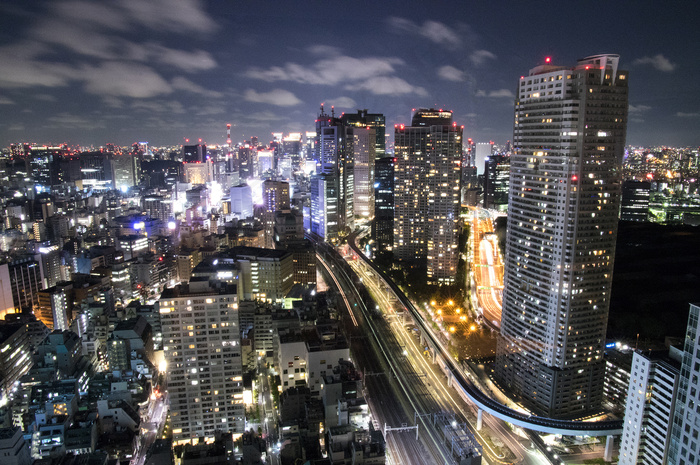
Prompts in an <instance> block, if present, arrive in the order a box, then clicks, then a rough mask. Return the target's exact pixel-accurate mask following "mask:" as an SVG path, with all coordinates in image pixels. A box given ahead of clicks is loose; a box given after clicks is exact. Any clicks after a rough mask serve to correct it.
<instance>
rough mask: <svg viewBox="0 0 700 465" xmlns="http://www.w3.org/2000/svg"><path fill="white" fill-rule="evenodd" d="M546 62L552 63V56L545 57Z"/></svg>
mask: <svg viewBox="0 0 700 465" xmlns="http://www.w3.org/2000/svg"><path fill="white" fill-rule="evenodd" d="M544 62H545V63H547V64H549V63H551V62H552V57H547V58H545V59H544Z"/></svg>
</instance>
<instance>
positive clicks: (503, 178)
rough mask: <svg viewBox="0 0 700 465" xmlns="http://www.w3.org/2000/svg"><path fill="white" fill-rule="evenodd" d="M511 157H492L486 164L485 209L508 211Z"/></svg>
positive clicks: (487, 159)
mask: <svg viewBox="0 0 700 465" xmlns="http://www.w3.org/2000/svg"><path fill="white" fill-rule="evenodd" d="M509 181H510V157H509V156H508V155H491V156H489V157H486V162H485V163H484V208H492V209H494V210H498V211H506V210H507V209H508V190H509Z"/></svg>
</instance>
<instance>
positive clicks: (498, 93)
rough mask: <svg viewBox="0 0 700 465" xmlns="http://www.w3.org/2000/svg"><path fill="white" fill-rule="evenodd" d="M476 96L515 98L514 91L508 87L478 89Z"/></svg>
mask: <svg viewBox="0 0 700 465" xmlns="http://www.w3.org/2000/svg"><path fill="white" fill-rule="evenodd" d="M476 97H488V98H515V94H514V93H513V91H511V90H508V89H498V90H492V91H489V92H486V91H485V90H477V91H476Z"/></svg>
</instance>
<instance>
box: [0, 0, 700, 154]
mask: <svg viewBox="0 0 700 465" xmlns="http://www.w3.org/2000/svg"><path fill="white" fill-rule="evenodd" d="M397 5H398V4H397V3H395V2H370V1H359V2H352V3H351V4H348V3H344V2H337V3H336V2H326V3H318V2H307V1H300V2H269V3H268V2H253V1H241V2H235V3H231V2H205V1H198V0H150V1H147V2H145V1H143V0H104V1H91V0H51V1H49V0H44V1H35V2H26V1H21V0H10V1H6V2H3V4H2V5H0V63H1V64H2V66H0V109H2V111H1V112H0V145H2V146H5V145H8V144H9V143H12V142H37V143H57V142H63V141H66V142H70V143H75V144H84V145H88V144H95V145H100V144H104V143H105V142H116V143H119V144H128V143H131V142H133V141H134V140H150V141H151V142H152V143H155V144H177V143H180V142H181V141H182V140H183V139H184V138H203V139H204V140H207V141H208V142H211V143H222V142H224V141H225V132H224V128H225V125H226V123H227V122H230V123H233V124H234V140H242V139H243V138H247V137H250V136H251V135H258V136H260V137H261V138H262V139H263V140H264V139H265V138H266V137H268V136H269V135H270V133H271V132H273V131H289V130H297V131H298V130H311V129H312V128H313V119H314V115H315V114H316V113H317V111H318V107H319V105H320V104H321V103H325V104H326V105H329V106H330V105H333V106H335V107H336V109H337V110H338V111H354V110H355V109H356V108H367V109H370V110H371V111H377V112H383V113H385V114H386V115H387V119H388V124H389V125H391V124H395V123H407V122H409V119H410V112H411V109H412V108H416V107H429V106H437V107H440V108H447V109H452V110H453V111H454V113H455V119H456V120H457V121H458V122H459V123H460V124H464V125H465V130H466V133H467V134H468V135H469V137H472V138H473V139H475V140H477V141H486V140H495V141H498V142H504V141H505V140H506V139H510V138H511V136H512V122H513V104H512V102H513V98H514V91H515V87H516V83H517V80H518V77H519V76H521V75H523V74H526V73H527V72H528V70H529V69H530V68H532V67H534V66H535V65H537V64H538V63H539V62H541V60H543V58H544V57H545V56H552V57H553V60H554V62H555V63H561V64H567V65H571V64H574V63H575V60H576V59H577V58H581V57H584V56H586V55H590V54H595V53H605V52H611V53H619V54H620V55H621V57H622V66H623V67H625V68H626V69H629V70H630V108H629V110H630V122H629V128H628V142H629V143H632V144H649V145H650V144H675V145H698V144H699V143H700V142H699V141H698V134H700V131H699V130H698V129H700V115H699V113H698V108H700V81H698V80H697V79H696V76H697V74H698V71H700V69H698V68H700V60H698V58H699V57H698V54H699V53H700V52H695V51H694V49H692V47H688V46H687V44H691V43H695V42H697V40H696V39H697V37H695V34H696V33H695V32H694V31H695V30H696V28H695V25H694V23H693V18H694V17H696V15H697V13H698V12H699V11H698V7H697V6H696V5H695V4H691V3H688V4H687V5H686V9H685V11H683V12H680V10H679V9H672V8H669V9H658V8H656V4H655V3H652V2H650V1H642V2H635V4H634V5H627V4H622V2H621V3H620V4H606V7H605V15H603V16H601V14H600V9H599V8H595V7H593V6H594V4H593V3H592V2H580V3H577V4H575V5H573V4H572V5H570V6H569V7H567V8H561V7H560V6H558V5H559V4H558V3H555V2H545V4H543V5H541V8H537V9H536V10H537V11H534V10H535V9H532V10H533V11H530V10H531V9H522V11H519V12H518V14H517V15H516V14H505V13H504V12H506V11H507V10H508V9H509V8H511V7H512V4H510V3H509V2H505V1H500V0H497V1H496V2H478V3H474V2H468V3H464V4H461V3H459V2H446V1H435V2H424V1H421V2H419V1H405V2H401V4H400V5H401V8H397ZM572 18H577V19H576V21H572ZM652 26H653V27H652ZM621 31H626V32H624V33H622V32H621ZM564 37H565V38H566V40H562V38H564Z"/></svg>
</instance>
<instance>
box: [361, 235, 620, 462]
mask: <svg viewBox="0 0 700 465" xmlns="http://www.w3.org/2000/svg"><path fill="white" fill-rule="evenodd" d="M356 237H357V232H354V233H352V234H350V235H349V236H348V244H349V245H350V248H351V249H352V250H353V252H354V253H355V254H356V255H357V256H358V257H359V258H360V259H361V260H362V261H363V262H364V263H365V264H367V265H368V266H369V267H370V268H371V269H372V271H374V272H375V273H376V274H377V275H378V276H379V277H380V278H381V279H382V280H383V281H384V283H385V284H386V285H387V286H388V287H389V288H390V289H391V290H392V291H393V293H394V294H395V295H396V297H397V298H398V300H399V302H401V304H402V305H403V306H404V307H405V308H406V311H407V312H409V314H410V315H411V317H412V319H413V321H414V324H415V325H416V326H417V327H419V328H420V330H421V335H424V338H425V340H426V342H428V344H429V346H430V347H431V349H432V350H433V351H434V353H435V354H440V356H441V357H440V358H441V361H442V362H443V363H444V369H445V371H446V373H447V376H448V384H449V385H451V386H452V387H453V388H454V389H456V390H457V391H458V392H459V393H460V394H461V395H462V396H463V397H466V398H467V399H469V400H470V401H471V402H473V403H474V404H476V406H477V407H478V408H479V414H478V419H477V429H480V427H481V416H482V412H484V411H486V412H488V413H490V414H491V415H493V416H494V417H496V418H499V419H501V420H504V421H507V422H508V423H511V424H513V425H516V426H520V427H522V428H526V429H529V430H532V431H537V432H540V433H547V434H561V435H564V436H608V441H607V443H606V449H605V455H606V456H608V452H609V453H610V455H612V443H613V441H612V439H613V438H612V436H618V435H620V434H622V424H623V422H622V420H605V421H597V422H593V421H578V420H557V419H553V418H546V417H540V416H536V415H529V414H527V413H523V412H519V411H517V410H514V409H512V408H510V407H507V406H505V405H503V404H501V403H500V402H498V401H496V400H494V399H492V398H490V397H488V396H487V395H486V394H484V393H483V392H482V391H481V390H480V389H479V388H478V387H477V386H476V385H475V384H474V383H473V382H471V381H470V380H469V379H467V377H466V376H465V375H464V372H463V371H462V370H461V369H460V368H459V367H458V366H457V365H456V363H455V361H454V360H453V359H452V357H450V355H449V353H448V351H447V350H446V349H445V347H444V346H443V344H442V343H441V342H440V341H439V340H438V339H437V338H436V337H435V336H434V335H433V333H432V331H431V330H430V325H429V324H427V322H426V321H425V320H424V319H423V317H422V316H421V314H420V312H419V311H418V310H417V309H416V308H415V307H414V306H413V303H412V302H411V301H410V300H409V299H408V298H407V297H406V296H405V295H404V293H403V292H402V291H401V289H399V287H398V286H397V285H396V284H395V283H394V282H393V281H392V280H391V279H389V278H388V277H387V276H386V275H385V274H384V272H383V271H382V270H381V269H379V267H377V265H376V264H374V263H373V262H372V261H371V260H369V259H368V258H367V257H366V256H365V255H364V254H363V253H362V251H361V250H360V249H359V248H358V247H357V245H356V244H355V240H356ZM608 448H610V449H608Z"/></svg>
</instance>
